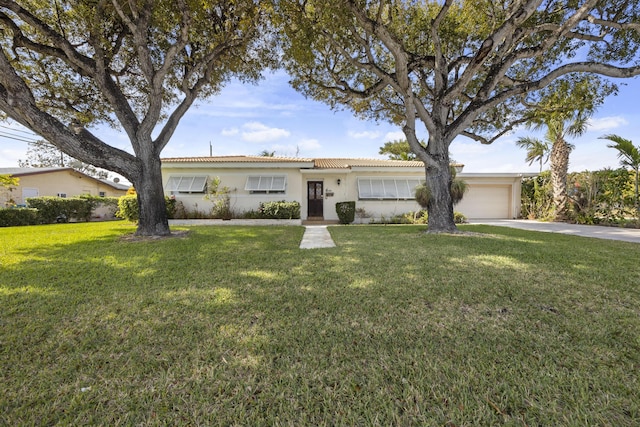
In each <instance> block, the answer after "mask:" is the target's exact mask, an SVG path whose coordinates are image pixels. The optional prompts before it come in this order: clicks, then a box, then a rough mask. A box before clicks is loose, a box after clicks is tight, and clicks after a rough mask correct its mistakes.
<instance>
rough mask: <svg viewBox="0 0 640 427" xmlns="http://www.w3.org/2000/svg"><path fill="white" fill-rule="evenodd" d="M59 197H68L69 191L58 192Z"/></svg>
mask: <svg viewBox="0 0 640 427" xmlns="http://www.w3.org/2000/svg"><path fill="white" fill-rule="evenodd" d="M58 197H61V198H63V199H66V198H67V193H58Z"/></svg>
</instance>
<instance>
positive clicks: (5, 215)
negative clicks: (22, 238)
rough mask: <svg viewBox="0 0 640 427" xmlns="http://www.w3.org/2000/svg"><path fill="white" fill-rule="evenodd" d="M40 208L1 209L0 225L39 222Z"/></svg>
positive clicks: (8, 225) (9, 225)
mask: <svg viewBox="0 0 640 427" xmlns="http://www.w3.org/2000/svg"><path fill="white" fill-rule="evenodd" d="M39 223H40V220H39V218H38V210H37V209H30V208H19V209H14V208H11V209H0V227H13V226H16V225H36V224H39Z"/></svg>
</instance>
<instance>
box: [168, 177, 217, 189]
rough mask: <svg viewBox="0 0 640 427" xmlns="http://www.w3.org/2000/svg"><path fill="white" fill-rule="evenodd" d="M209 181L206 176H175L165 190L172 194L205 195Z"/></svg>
mask: <svg viewBox="0 0 640 427" xmlns="http://www.w3.org/2000/svg"><path fill="white" fill-rule="evenodd" d="M207 179H208V177H207V176H206V175H173V176H170V177H169V180H168V181H167V186H166V188H165V189H166V191H170V192H172V193H204V191H205V189H206V188H207Z"/></svg>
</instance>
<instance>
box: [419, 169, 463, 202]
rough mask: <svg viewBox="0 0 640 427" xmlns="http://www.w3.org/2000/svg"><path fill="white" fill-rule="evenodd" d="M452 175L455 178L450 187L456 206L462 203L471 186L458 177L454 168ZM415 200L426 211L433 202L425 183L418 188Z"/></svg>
mask: <svg viewBox="0 0 640 427" xmlns="http://www.w3.org/2000/svg"><path fill="white" fill-rule="evenodd" d="M451 175H452V178H453V179H452V181H451V187H450V188H451V200H452V201H453V204H454V205H456V204H458V203H460V201H461V200H462V198H463V197H464V195H465V193H466V192H467V191H468V190H469V186H468V185H467V182H466V181H465V180H463V179H460V178H458V177H457V176H456V171H455V168H453V167H452V168H451ZM415 198H416V202H418V204H419V205H420V206H422V207H423V208H425V209H426V208H427V206H428V205H429V201H430V200H431V191H430V190H429V188H428V187H427V185H426V183H424V182H423V183H421V184H420V185H418V186H417V187H416V189H415Z"/></svg>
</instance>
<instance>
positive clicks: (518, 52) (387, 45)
mask: <svg viewBox="0 0 640 427" xmlns="http://www.w3.org/2000/svg"><path fill="white" fill-rule="evenodd" d="M638 3H639V1H638V0H631V1H616V2H611V1H601V0H511V1H490V0H457V1H455V0H445V1H410V0H331V1H329V0H280V1H279V2H278V5H279V13H278V15H277V16H279V17H286V19H280V20H279V21H278V24H279V26H280V28H281V29H282V34H284V35H285V37H284V39H283V48H284V51H285V53H286V57H287V58H288V60H287V61H286V66H287V69H288V70H289V72H290V73H291V74H292V75H293V80H292V84H293V85H294V87H295V88H297V89H298V90H300V91H301V92H303V93H305V94H306V95H308V96H310V97H312V98H314V99H317V100H321V101H324V102H326V103H328V104H329V105H331V106H332V107H335V108H341V107H347V108H350V109H352V110H353V111H354V112H355V113H356V114H358V115H359V116H362V117H365V118H370V119H371V118H373V119H381V120H387V121H390V122H393V123H396V124H399V125H401V126H402V129H403V131H404V133H405V136H406V138H407V141H408V142H409V144H410V146H411V149H412V151H413V152H414V153H415V154H416V155H417V156H418V158H419V159H420V160H422V161H423V162H424V163H425V172H426V181H427V185H428V187H429V190H430V194H431V196H432V197H431V199H430V203H429V206H428V210H429V230H430V231H431V232H453V231H456V227H455V224H454V221H453V203H452V200H451V194H450V190H449V189H450V186H451V180H452V177H451V173H450V168H449V160H450V159H449V146H450V144H451V143H452V142H453V140H454V139H455V138H456V137H458V136H460V135H462V136H466V137H469V138H473V139H474V140H477V141H479V142H481V143H486V144H488V143H491V142H493V141H494V140H496V139H497V138H498V137H500V136H502V135H504V134H505V133H507V132H509V131H510V130H511V129H513V128H514V127H515V126H517V125H519V124H522V123H525V122H527V121H528V120H529V119H530V114H531V113H530V112H531V106H532V105H536V103H537V102H538V101H539V100H540V99H541V95H540V91H541V90H543V89H544V88H545V87H547V86H548V85H550V84H551V83H553V82H554V81H557V80H558V79H564V78H570V76H571V75H575V73H592V74H599V75H602V76H608V77H617V78H624V77H631V76H635V75H638V74H640V66H638V55H637V45H638V28H639V26H640V25H639V24H638V22H639V21H638V15H639V14H640V5H639V4H638ZM418 123H422V125H424V127H425V128H426V131H427V132H428V135H429V137H428V140H427V144H426V146H423V145H421V144H420V141H419V140H418V137H417V136H416V131H417V128H416V126H417V124H418Z"/></svg>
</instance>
